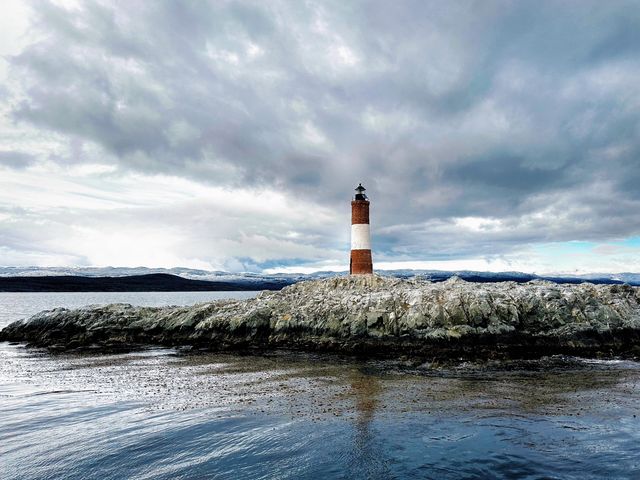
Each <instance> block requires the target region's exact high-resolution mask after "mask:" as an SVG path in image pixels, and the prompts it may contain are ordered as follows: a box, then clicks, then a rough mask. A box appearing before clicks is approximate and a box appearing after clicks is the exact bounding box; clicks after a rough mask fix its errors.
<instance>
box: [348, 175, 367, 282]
mask: <svg viewBox="0 0 640 480" xmlns="http://www.w3.org/2000/svg"><path fill="white" fill-rule="evenodd" d="M359 187H361V186H359ZM362 191H364V188H362ZM369 235H370V233H369V200H367V199H366V197H365V196H364V195H363V194H362V192H360V194H359V195H356V199H355V200H352V201H351V262H350V267H349V273H350V274H352V275H363V274H368V273H373V261H372V260H371V243H370V239H369Z"/></svg>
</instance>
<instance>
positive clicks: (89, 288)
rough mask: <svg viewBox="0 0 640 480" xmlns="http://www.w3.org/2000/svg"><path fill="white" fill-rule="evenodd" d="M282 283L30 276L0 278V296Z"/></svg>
mask: <svg viewBox="0 0 640 480" xmlns="http://www.w3.org/2000/svg"><path fill="white" fill-rule="evenodd" d="M288 284H289V283H287V282H281V281H276V280H274V281H271V282H269V281H261V282H259V284H257V283H256V282H251V281H242V280H236V281H230V282H229V281H207V280H190V279H188V278H183V277H178V276H176V275H169V274H166V273H152V274H149V275H131V276H127V277H82V276H69V275H60V276H31V277H0V292H195V291H212V292H215V291H230V290H279V289H281V288H282V287H284V286H286V285H288Z"/></svg>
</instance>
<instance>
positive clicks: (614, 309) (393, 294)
mask: <svg viewBox="0 0 640 480" xmlns="http://www.w3.org/2000/svg"><path fill="white" fill-rule="evenodd" d="M639 302H640V288H638V287H631V286H628V285H593V284H590V283H583V284H578V285H571V284H562V285H560V284H555V283H552V282H548V281H539V280H535V281H531V282H528V283H515V282H503V283H472V282H466V281H464V280H461V279H459V278H452V279H449V280H447V281H445V282H441V283H433V282H431V281H428V280H423V279H420V278H413V279H409V280H403V279H397V278H388V277H382V276H378V275H362V276H346V277H334V278H329V279H323V280H314V281H304V282H300V283H297V284H294V285H291V286H289V287H286V288H284V289H283V290H281V291H277V292H269V291H264V292H262V293H260V294H259V295H258V296H257V297H256V298H253V299H249V300H220V301H214V302H210V303H202V304H198V305H194V306H189V307H157V308H156V307H153V308H152V307H133V306H131V305H126V304H114V305H106V306H88V307H84V308H80V309H75V310H68V309H63V308H58V309H54V310H49V311H44V312H41V313H38V314H36V315H34V316H33V317H31V318H29V319H26V320H20V321H17V322H14V323H12V324H10V325H8V326H7V327H6V328H4V329H3V330H2V331H1V332H0V340H2V341H16V342H27V343H28V344H30V345H33V346H40V347H48V348H50V349H52V350H70V349H84V348H98V349H105V350H110V349H111V350H122V349H131V348H138V347H142V346H144V345H163V346H175V347H191V348H196V349H207V350H256V349H258V350H264V349H282V348H285V349H296V350H313V351H332V352H342V353H348V354H366V355H374V356H387V357H390V356H402V355H407V356H419V357H423V358H432V359H445V358H463V359H466V358H516V357H517V358H532V357H539V356H543V355H550V354H571V355H586V356H599V357H602V356H604V357H610V356H615V355H622V356H629V357H634V356H640V306H639Z"/></svg>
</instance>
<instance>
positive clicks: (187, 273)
mask: <svg viewBox="0 0 640 480" xmlns="http://www.w3.org/2000/svg"><path fill="white" fill-rule="evenodd" d="M376 273H378V274H379V275H382V276H384V277H396V278H411V277H416V276H418V277H420V278H422V279H423V280H431V281H432V282H443V281H445V280H447V279H449V278H451V277H454V276H456V277H460V278H462V279H463V280H466V281H468V282H477V283H485V282H518V283H524V282H528V281H530V280H549V281H552V282H555V283H583V282H591V283H596V284H623V283H628V284H629V285H634V286H640V274H637V273H616V274H610V273H602V274H598V273H597V274H584V275H576V276H567V275H536V274H532V273H522V272H475V271H469V270H463V271H441V270H386V271H384V270H383V271H377V272H376ZM346 274H347V272H346V271H344V272H315V273H310V274H302V273H290V274H288V273H278V274H271V275H269V274H263V273H246V272H245V273H231V272H220V271H207V270H193V269H187V268H171V269H162V268H145V267H135V268H122V267H106V268H99V267H87V268H84V267H78V268H72V267H69V268H64V267H50V268H42V267H0V291H1V292H97V291H101V292H125V291H128V292H139V291H160V292H171V291H229V290H279V289H281V288H283V287H286V286H287V285H291V284H294V283H297V282H299V281H302V280H318V279H322V278H328V277H335V276H342V275H346Z"/></svg>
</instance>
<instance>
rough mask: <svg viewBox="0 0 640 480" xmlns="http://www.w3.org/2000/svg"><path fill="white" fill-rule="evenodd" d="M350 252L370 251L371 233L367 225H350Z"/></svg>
mask: <svg viewBox="0 0 640 480" xmlns="http://www.w3.org/2000/svg"><path fill="white" fill-rule="evenodd" d="M351 250H371V233H370V230H369V224H368V223H357V224H355V225H351Z"/></svg>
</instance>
